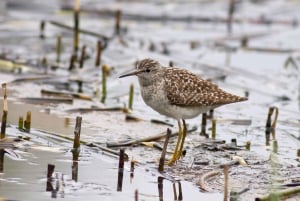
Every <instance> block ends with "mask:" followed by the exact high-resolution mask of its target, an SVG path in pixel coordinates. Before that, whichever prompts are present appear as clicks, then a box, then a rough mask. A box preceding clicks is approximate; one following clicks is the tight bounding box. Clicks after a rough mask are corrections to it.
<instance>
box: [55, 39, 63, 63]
mask: <svg viewBox="0 0 300 201" xmlns="http://www.w3.org/2000/svg"><path fill="white" fill-rule="evenodd" d="M61 46H62V45H61V35H60V34H59V35H58V36H57V38H56V63H60V55H61Z"/></svg>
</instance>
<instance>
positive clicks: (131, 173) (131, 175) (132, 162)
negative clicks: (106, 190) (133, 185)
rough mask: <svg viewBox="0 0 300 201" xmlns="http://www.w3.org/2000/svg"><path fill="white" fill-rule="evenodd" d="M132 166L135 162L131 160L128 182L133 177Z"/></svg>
mask: <svg viewBox="0 0 300 201" xmlns="http://www.w3.org/2000/svg"><path fill="white" fill-rule="evenodd" d="M134 164H135V161H134V160H131V161H130V181H131V180H132V179H133V176H134Z"/></svg>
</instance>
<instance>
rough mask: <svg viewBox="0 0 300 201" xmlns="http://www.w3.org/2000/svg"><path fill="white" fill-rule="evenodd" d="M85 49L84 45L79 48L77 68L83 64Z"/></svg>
mask: <svg viewBox="0 0 300 201" xmlns="http://www.w3.org/2000/svg"><path fill="white" fill-rule="evenodd" d="M85 50H86V45H83V46H82V48H81V55H80V60H79V68H83V64H84V60H85Z"/></svg>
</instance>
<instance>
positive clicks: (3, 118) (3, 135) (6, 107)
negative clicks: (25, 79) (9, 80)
mask: <svg viewBox="0 0 300 201" xmlns="http://www.w3.org/2000/svg"><path fill="white" fill-rule="evenodd" d="M2 89H3V114H2V122H1V136H0V139H2V138H5V132H6V121H7V113H8V104H7V93H6V92H7V90H6V83H4V84H2Z"/></svg>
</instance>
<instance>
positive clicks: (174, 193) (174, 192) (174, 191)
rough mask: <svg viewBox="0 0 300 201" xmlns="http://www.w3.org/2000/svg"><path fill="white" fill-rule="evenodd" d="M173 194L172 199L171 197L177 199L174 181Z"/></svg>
mask: <svg viewBox="0 0 300 201" xmlns="http://www.w3.org/2000/svg"><path fill="white" fill-rule="evenodd" d="M173 195H174V199H173V200H178V199H177V192H176V186H175V183H173Z"/></svg>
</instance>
